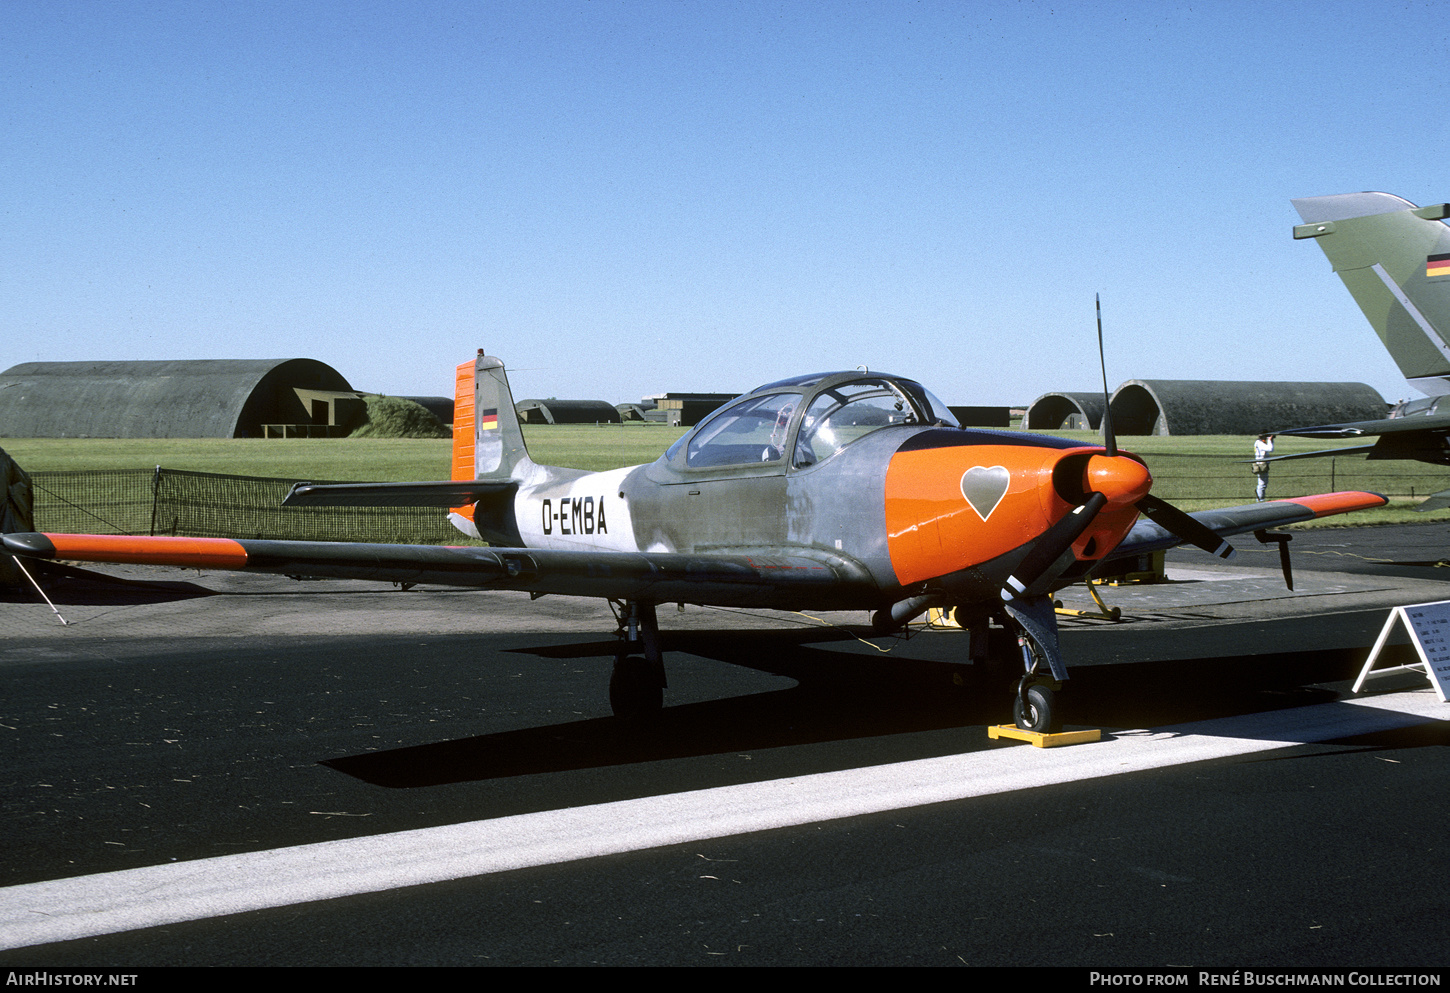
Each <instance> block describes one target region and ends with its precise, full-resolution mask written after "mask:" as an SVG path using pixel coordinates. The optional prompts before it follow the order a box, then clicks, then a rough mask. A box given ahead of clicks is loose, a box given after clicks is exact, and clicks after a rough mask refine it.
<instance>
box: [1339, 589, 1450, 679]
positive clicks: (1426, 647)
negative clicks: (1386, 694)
mask: <svg viewBox="0 0 1450 993" xmlns="http://www.w3.org/2000/svg"><path fill="white" fill-rule="evenodd" d="M1401 621H1403V622H1404V625H1405V630H1406V631H1408V632H1409V634H1410V642H1411V644H1413V645H1414V646H1415V651H1416V652H1417V653H1418V654H1419V656H1420V661H1419V662H1411V663H1409V664H1408V665H1396V666H1390V667H1389V668H1386V669H1375V668H1374V663H1375V660H1376V659H1378V658H1379V654H1380V652H1381V651H1382V650H1383V649H1384V647H1385V644H1386V643H1387V642H1388V641H1389V638H1390V633H1391V632H1392V631H1393V630H1394V629H1395V626H1396V624H1398V623H1399V622H1401ZM1407 669H1409V670H1413V671H1415V672H1423V673H1424V674H1425V675H1426V676H1428V677H1430V682H1431V683H1432V684H1433V685H1434V687H1435V692H1436V693H1438V694H1439V696H1440V702H1441V703H1450V700H1447V699H1446V696H1445V690H1446V687H1447V686H1450V600H1441V601H1440V602H1439V603H1414V604H1410V605H1408V606H1404V607H1396V608H1394V609H1393V610H1391V611H1390V616H1389V617H1388V618H1387V619H1386V620H1385V626H1384V628H1383V630H1381V631H1380V636H1379V638H1378V640H1376V641H1375V643H1374V648H1372V649H1371V650H1370V653H1369V658H1368V659H1366V660H1365V663H1364V668H1363V669H1361V670H1360V672H1359V678H1358V679H1356V680H1355V681H1354V692H1355V693H1358V692H1359V690H1360V687H1361V686H1363V685H1364V682H1365V680H1366V679H1368V678H1370V677H1371V676H1384V675H1388V674H1389V673H1392V672H1404V671H1405V670H1407ZM1371 670H1373V671H1371Z"/></svg>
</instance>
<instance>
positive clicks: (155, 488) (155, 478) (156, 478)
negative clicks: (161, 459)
mask: <svg viewBox="0 0 1450 993" xmlns="http://www.w3.org/2000/svg"><path fill="white" fill-rule="evenodd" d="M160 492H161V467H160V466H157V467H156V471H155V472H154V473H152V474H151V533H152V534H153V535H154V534H155V533H156V498H157V496H158V495H159V494H160Z"/></svg>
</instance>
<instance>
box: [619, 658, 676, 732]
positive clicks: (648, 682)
mask: <svg viewBox="0 0 1450 993" xmlns="http://www.w3.org/2000/svg"><path fill="white" fill-rule="evenodd" d="M664 703H665V693H664V687H663V686H661V685H660V678H659V673H657V672H656V671H655V667H654V666H652V665H650V663H649V662H648V661H647V660H646V659H643V658H641V657H639V656H638V655H622V656H619V657H618V658H616V659H615V660H614V673H613V674H612V675H611V676H610V677H609V706H610V707H611V708H612V709H613V710H614V716H615V717H618V718H619V719H620V720H623V721H643V720H648V719H649V718H651V717H654V716H655V715H657V714H658V713H659V712H660V709H661V708H662V707H664Z"/></svg>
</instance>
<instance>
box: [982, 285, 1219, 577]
mask: <svg viewBox="0 0 1450 993" xmlns="http://www.w3.org/2000/svg"><path fill="white" fill-rule="evenodd" d="M1097 317H1098V362H1099V364H1100V365H1101V367H1102V372H1103V420H1102V425H1103V448H1104V449H1105V451H1104V453H1103V454H1102V455H1100V456H1094V457H1093V458H1092V460H1091V461H1090V462H1089V463H1088V465H1089V469H1088V471H1087V472H1086V473H1085V474H1084V476H1085V478H1086V479H1087V481H1088V484H1089V485H1088V486H1087V499H1086V500H1084V501H1083V502H1082V503H1081V504H1079V505H1078V506H1076V507H1074V508H1073V509H1072V510H1071V511H1070V512H1069V513H1068V514H1067V515H1066V516H1064V517H1063V518H1062V519H1061V520H1059V521H1058V522H1057V523H1056V524H1054V525H1053V526H1052V527H1050V528H1048V529H1047V530H1046V531H1044V532H1043V533H1042V534H1041V535H1039V536H1038V537H1037V540H1036V541H1034V542H1033V543H1032V546H1031V547H1030V548H1029V549H1028V550H1027V554H1026V556H1025V557H1023V559H1022V561H1021V562H1020V563H1018V565H1017V568H1016V569H1014V570H1013V572H1012V575H1011V576H1009V577H1008V578H1007V582H1006V583H1005V584H1004V585H1003V587H1002V599H1003V600H1009V601H1010V600H1015V599H1017V598H1018V597H1020V596H1023V595H1026V594H1030V593H1034V592H1045V590H1041V589H1040V588H1038V587H1040V586H1041V585H1043V584H1045V583H1050V582H1051V581H1052V580H1054V579H1056V578H1057V577H1058V575H1060V574H1061V573H1062V571H1063V570H1064V569H1066V568H1067V566H1068V565H1070V564H1071V563H1070V562H1069V561H1064V559H1065V557H1066V555H1067V553H1068V551H1069V550H1070V549H1071V548H1072V546H1073V543H1074V542H1076V541H1077V540H1078V539H1079V538H1081V537H1082V535H1083V533H1084V532H1085V531H1087V529H1088V528H1089V527H1091V526H1092V523H1093V521H1094V519H1096V517H1097V516H1098V514H1100V513H1101V512H1102V511H1103V508H1104V507H1107V506H1108V505H1109V504H1116V505H1118V506H1123V505H1125V504H1128V503H1131V504H1132V505H1133V506H1134V507H1136V508H1137V509H1138V511H1139V512H1140V513H1142V514H1143V516H1145V517H1147V518H1148V519H1149V520H1150V521H1152V522H1153V523H1154V524H1157V525H1158V526H1159V527H1161V528H1163V530H1165V531H1168V532H1170V533H1171V534H1174V535H1177V536H1178V537H1179V538H1181V539H1183V541H1185V542H1187V543H1188V544H1191V545H1197V546H1198V547H1199V548H1202V549H1203V550H1204V551H1206V552H1208V553H1210V554H1211V555H1217V556H1218V557H1220V558H1224V559H1227V558H1232V557H1233V554H1234V550H1233V547H1232V546H1231V545H1230V544H1229V543H1228V542H1227V541H1224V540H1223V539H1222V538H1220V537H1219V536H1218V535H1217V534H1215V533H1214V532H1213V531H1212V530H1210V529H1209V528H1207V527H1205V526H1204V525H1202V524H1200V523H1199V522H1198V521H1196V520H1194V519H1193V518H1192V517H1190V516H1188V515H1187V514H1185V513H1184V512H1183V511H1181V510H1179V509H1178V508H1177V507H1175V506H1173V505H1172V504H1171V503H1169V502H1167V501H1166V500H1163V499H1160V498H1159V497H1155V496H1154V495H1153V494H1152V493H1150V492H1148V489H1147V488H1148V486H1150V485H1151V483H1152V480H1151V477H1149V475H1148V471H1147V469H1145V468H1144V467H1143V465H1142V463H1140V462H1138V461H1137V460H1136V459H1134V458H1131V457H1129V456H1126V455H1121V454H1119V452H1118V441H1117V436H1116V435H1115V434H1114V432H1113V415H1112V408H1111V407H1110V405H1109V399H1110V398H1109V396H1108V365H1107V360H1106V358H1105V357H1104V354H1103V305H1102V301H1101V299H1098V300H1097Z"/></svg>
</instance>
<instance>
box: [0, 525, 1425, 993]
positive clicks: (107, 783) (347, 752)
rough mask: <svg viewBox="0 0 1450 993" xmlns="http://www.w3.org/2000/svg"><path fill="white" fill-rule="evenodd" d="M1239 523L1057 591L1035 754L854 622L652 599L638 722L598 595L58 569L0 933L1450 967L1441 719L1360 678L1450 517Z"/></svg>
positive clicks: (624, 961)
mask: <svg viewBox="0 0 1450 993" xmlns="http://www.w3.org/2000/svg"><path fill="white" fill-rule="evenodd" d="M1246 538H1247V540H1244V539H1240V541H1239V542H1238V547H1239V548H1240V550H1241V551H1240V555H1239V558H1238V560H1237V563H1236V564H1235V565H1234V566H1220V565H1216V564H1214V560H1211V559H1209V558H1208V557H1207V556H1204V555H1202V554H1200V553H1197V552H1191V551H1190V552H1181V553H1180V552H1175V553H1173V554H1172V555H1170V558H1169V576H1170V578H1174V579H1176V580H1178V581H1176V582H1173V583H1169V584H1166V585H1161V586H1142V587H1134V588H1130V587H1117V588H1109V589H1106V590H1105V591H1104V597H1105V598H1106V599H1107V600H1108V602H1109V603H1110V604H1112V605H1114V606H1119V607H1121V608H1122V610H1123V613H1124V617H1123V620H1122V621H1121V622H1119V623H1111V622H1107V621H1103V620H1094V619H1087V618H1072V619H1064V620H1063V622H1062V632H1063V635H1062V637H1063V646H1064V651H1065V654H1066V656H1067V658H1068V659H1069V662H1070V665H1071V666H1072V668H1073V678H1072V680H1071V681H1070V682H1069V684H1068V687H1067V688H1066V689H1065V690H1064V691H1063V693H1062V694H1061V701H1062V705H1063V708H1064V717H1065V720H1066V721H1067V722H1068V724H1069V725H1074V726H1092V727H1099V728H1102V729H1103V730H1104V740H1103V741H1102V742H1099V743H1097V744H1089V745H1076V746H1071V747H1068V748H1060V749H1036V748H1032V747H1031V746H1028V745H1025V744H1020V743H1008V742H1002V741H992V740H989V738H988V736H987V733H986V728H987V726H988V725H990V724H994V723H1001V722H1006V721H1007V720H1008V719H1009V717H1008V712H1009V707H1010V701H1009V698H1008V697H1007V696H1006V694H1005V692H1004V690H1003V688H1002V686H1001V685H1000V684H999V682H998V681H996V680H994V679H992V678H988V677H984V676H982V675H981V674H979V673H976V672H974V671H973V670H972V669H971V667H970V666H967V665H964V664H963V663H964V661H965V659H964V658H963V656H964V655H965V652H964V651H963V641H964V635H962V634H961V633H960V632H957V631H951V630H932V629H925V628H918V629H916V630H914V631H913V632H912V634H911V636H910V637H909V638H903V637H892V638H872V637H869V636H868V634H867V631H866V629H865V627H864V621H865V618H864V616H862V615H860V614H843V615H818V616H815V617H809V618H808V617H805V616H802V615H795V614H783V613H773V612H762V611H750V612H745V611H724V610H712V609H705V608H698V607H687V608H685V609H684V610H683V611H677V610H675V609H674V608H670V609H661V611H660V616H661V622H662V626H663V627H664V628H665V643H666V648H667V649H668V650H669V655H668V656H667V666H668V671H669V680H670V688H669V690H668V691H667V694H666V709H665V711H664V713H663V714H662V715H661V717H660V719H659V720H658V721H657V722H655V723H654V724H653V725H651V726H646V727H633V726H627V725H623V724H621V722H619V721H617V720H615V719H614V718H613V717H611V716H610V713H609V705H608V694H607V684H608V679H609V669H610V664H611V659H610V657H609V656H610V654H611V653H612V644H611V637H610V632H611V631H612V629H613V621H612V618H611V616H610V614H609V611H608V609H607V607H606V606H605V605H603V604H600V603H597V602H594V601H582V600H571V599H567V598H553V597H548V598H543V599H540V600H537V601H530V600H529V598H528V597H527V596H520V595H515V594H505V593H489V592H479V591H465V590H452V589H442V588H421V587H420V588H415V589H412V590H409V591H401V590H397V589H394V588H392V587H389V586H386V585H384V584H365V583H343V582H294V581H291V580H287V579H281V578H271V577H257V576H245V575H235V574H227V573H220V572H206V573H196V572H181V571H177V570H161V569H148V568H144V567H115V568H108V569H106V570H104V572H105V573H106V574H108V575H109V576H110V577H112V578H111V579H103V578H97V577H96V573H90V574H86V573H79V572H72V573H69V574H66V575H52V576H49V577H47V578H45V579H43V580H42V582H43V585H44V586H45V587H46V590H47V592H48V593H49V594H50V595H51V597H52V598H53V599H54V600H55V605H56V607H57V608H58V609H59V611H60V613H61V615H63V616H64V617H65V619H66V621H68V624H66V625H61V624H60V623H59V621H58V620H57V619H56V615H55V614H53V613H52V612H51V609H50V608H49V607H47V606H46V604H45V603H43V602H41V601H40V600H39V598H38V597H36V596H35V595H34V594H33V593H29V592H25V591H21V592H17V593H15V594H12V595H10V596H9V597H8V598H3V599H0V633H3V636H4V640H3V642H0V671H3V673H4V676H5V684H4V685H5V692H4V694H3V701H0V736H3V740H5V741H6V742H7V748H6V755H7V761H6V762H5V764H4V767H3V768H0V783H3V784H4V787H3V790H0V817H3V824H4V829H5V837H6V841H7V843H6V845H4V846H0V964H3V965H6V966H10V967H30V966H66V967H74V966H107V967H133V966H159V965H354V966H355V965H546V964H565V965H591V964H603V965H963V964H965V965H997V966H1016V965H1057V966H1072V967H1080V968H1081V967H1093V968H1105V967H1112V966H1154V967H1163V968H1182V967H1195V968H1200V969H1202V968H1207V969H1219V970H1233V969H1239V968H1249V967H1260V968H1264V967H1324V968H1348V967H1375V966H1378V967H1396V968H1399V967H1403V968H1407V969H1417V970H1419V971H1422V972H1423V971H1424V970H1426V969H1432V970H1433V969H1437V968H1438V967H1440V966H1444V965H1446V964H1450V962H1447V960H1450V951H1447V942H1446V939H1445V934H1446V933H1447V923H1450V901H1447V899H1446V896H1445V887H1444V884H1443V881H1442V880H1443V877H1444V872H1445V870H1446V868H1447V861H1450V860H1447V857H1446V851H1447V848H1446V845H1445V842H1444V828H1445V825H1446V823H1447V814H1450V788H1447V787H1450V778H1447V775H1446V771H1445V768H1444V761H1443V757H1444V754H1445V753H1443V752H1440V751H1438V750H1437V749H1438V748H1440V747H1444V746H1445V745H1446V744H1447V743H1450V731H1447V724H1446V722H1445V716H1447V715H1450V709H1447V705H1445V704H1441V703H1439V701H1438V697H1436V696H1435V694H1434V693H1433V692H1432V691H1430V690H1428V689H1426V688H1424V687H1425V686H1426V685H1427V684H1426V682H1425V680H1424V679H1423V678H1421V677H1418V676H1396V677H1389V678H1387V679H1384V680H1380V681H1377V684H1376V685H1375V686H1374V689H1375V692H1374V693H1372V694H1368V695H1365V696H1364V697H1362V698H1360V699H1359V700H1358V702H1355V701H1353V700H1352V699H1351V697H1350V696H1349V694H1348V692H1347V691H1348V685H1347V681H1348V680H1350V679H1352V678H1353V676H1354V675H1355V673H1356V672H1357V671H1358V669H1359V667H1360V665H1361V664H1362V663H1363V661H1364V658H1365V655H1366V651H1367V649H1368V647H1369V645H1370V644H1371V643H1372V642H1373V640H1374V637H1375V635H1376V634H1377V633H1378V632H1379V630H1380V628H1381V627H1382V625H1383V624H1384V622H1385V619H1386V617H1387V615H1388V612H1389V610H1390V608H1391V607H1393V606H1395V605H1398V604H1409V603H1422V602H1429V601H1437V600H1444V599H1450V587H1447V582H1446V581H1447V579H1450V569H1446V568H1443V567H1440V566H1438V565H1437V563H1439V562H1441V561H1444V560H1447V559H1450V527H1447V526H1445V525H1421V526H1417V527H1409V526H1401V527H1382V528H1359V529H1334V530H1316V531H1306V532H1298V533H1297V534H1296V537H1295V539H1294V542H1293V545H1292V546H1291V547H1292V549H1293V551H1294V553H1295V559H1294V564H1295V586H1296V591H1295V593H1294V594H1292V595H1290V594H1288V592H1287V591H1286V590H1284V589H1283V580H1282V578H1281V577H1280V576H1279V566H1278V558H1277V551H1276V550H1274V549H1272V548H1269V549H1262V550H1261V549H1259V548H1258V547H1257V545H1256V543H1255V542H1254V541H1253V539H1252V537H1251V536H1246ZM117 580H119V581H117ZM1079 590H1080V588H1079ZM1064 600H1065V602H1067V603H1068V604H1069V605H1072V606H1088V605H1089V604H1090V601H1088V600H1087V599H1086V598H1085V596H1084V595H1083V594H1081V593H1080V592H1073V591H1069V595H1067V596H1064ZM1398 640H1399V641H1400V642H1404V640H1405V639H1404V638H1400V639H1398ZM1406 650H1407V649H1405V648H1401V649H1399V650H1398V651H1399V652H1401V653H1403V652H1405V651H1406Z"/></svg>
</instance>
